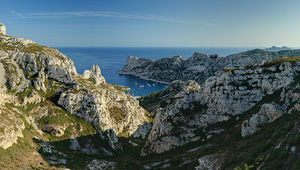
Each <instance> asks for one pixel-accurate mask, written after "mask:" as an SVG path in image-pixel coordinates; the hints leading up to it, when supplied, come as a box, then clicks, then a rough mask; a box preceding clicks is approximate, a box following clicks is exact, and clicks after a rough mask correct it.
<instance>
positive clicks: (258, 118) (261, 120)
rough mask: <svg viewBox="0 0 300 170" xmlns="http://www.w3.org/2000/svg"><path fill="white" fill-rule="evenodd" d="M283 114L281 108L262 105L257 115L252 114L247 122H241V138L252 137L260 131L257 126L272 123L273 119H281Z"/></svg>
mask: <svg viewBox="0 0 300 170" xmlns="http://www.w3.org/2000/svg"><path fill="white" fill-rule="evenodd" d="M283 113H284V112H283V110H282V108H281V107H280V106H279V105H278V104H275V103H272V104H264V105H262V106H261V109H260V111H259V112H258V113H257V114H254V115H253V116H252V117H251V118H250V119H249V120H245V121H244V122H243V124H242V130H241V135H242V136H243V137H245V136H248V135H252V134H253V133H254V132H256V131H258V130H259V129H260V128H259V125H263V124H266V123H270V122H273V121H274V120H275V119H277V118H279V117H281V116H282V115H283Z"/></svg>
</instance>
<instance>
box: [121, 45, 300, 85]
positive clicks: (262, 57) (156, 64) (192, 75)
mask: <svg viewBox="0 0 300 170" xmlns="http://www.w3.org/2000/svg"><path fill="white" fill-rule="evenodd" d="M299 55H300V50H284V51H279V52H269V51H264V50H260V49H255V50H249V51H246V52H241V53H238V54H232V55H229V56H226V57H219V56H218V55H206V54H202V53H194V55H193V56H192V57H190V58H188V59H186V60H184V59H182V58H181V57H178V56H176V57H172V58H163V59H160V60H151V59H144V58H137V57H132V56H130V57H128V58H127V60H126V65H125V66H124V67H123V68H122V70H121V72H120V74H130V75H135V76H137V77H140V78H142V79H150V80H154V81H159V82H166V83H171V82H172V81H174V80H182V81H187V80H195V81H196V82H197V83H199V84H201V83H203V82H204V81H205V80H206V79H207V78H209V77H210V76H213V75H215V73H216V72H217V71H219V70H221V69H223V68H233V67H240V66H246V65H249V64H255V63H260V62H262V61H267V60H271V59H274V58H278V57H286V56H299Z"/></svg>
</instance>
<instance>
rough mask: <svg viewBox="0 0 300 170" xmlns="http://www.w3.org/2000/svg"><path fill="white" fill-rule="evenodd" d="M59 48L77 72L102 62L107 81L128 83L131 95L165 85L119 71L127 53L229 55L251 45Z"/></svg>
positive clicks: (144, 93)
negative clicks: (227, 46)
mask: <svg viewBox="0 0 300 170" xmlns="http://www.w3.org/2000/svg"><path fill="white" fill-rule="evenodd" d="M58 49H59V50H60V51H61V52H62V53H64V54H65V55H67V56H68V57H70V58H71V59H72V60H73V61H74V64H75V67H76V69H77V72H78V73H83V71H84V70H89V69H90V68H91V66H92V65H93V64H97V65H99V66H100V69H101V71H102V75H103V76H104V78H105V80H106V82H108V83H115V84H119V85H123V86H126V87H129V88H131V90H130V92H129V93H130V94H131V95H133V96H142V95H147V94H150V93H154V92H156V91H158V90H161V89H163V88H165V87H166V85H165V84H161V83H156V82H152V81H146V80H141V79H139V78H137V77H135V76H130V75H119V74H118V73H119V72H120V70H121V69H122V67H123V66H124V64H125V62H126V58H127V56H137V57H143V58H151V59H160V58H164V57H172V56H177V55H180V56H182V57H183V58H185V59H186V58H188V57H191V56H192V55H193V53H194V52H196V51H197V52H202V53H206V54H219V55H220V56H226V55H229V54H233V53H238V52H241V51H245V50H248V49H250V48H133V47H130V48H125V47H112V48H107V47H99V48H98V47H97V48H96V47H93V48H92V47H91V48H87V47H82V48H81V47H58Z"/></svg>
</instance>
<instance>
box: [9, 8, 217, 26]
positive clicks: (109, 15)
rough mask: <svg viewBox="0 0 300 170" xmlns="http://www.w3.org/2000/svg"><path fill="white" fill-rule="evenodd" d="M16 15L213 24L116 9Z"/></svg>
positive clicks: (23, 16)
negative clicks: (116, 10) (123, 11)
mask: <svg viewBox="0 0 300 170" xmlns="http://www.w3.org/2000/svg"><path fill="white" fill-rule="evenodd" d="M11 12H12V14H14V15H13V16H14V17H17V18H23V19H34V18H64V17H102V18H120V19H138V20H149V21H163V22H172V23H180V24H202V25H213V24H211V23H208V22H205V21H198V20H197V21H189V20H183V19H177V18H172V17H165V16H158V15H150V14H128V13H122V12H114V11H65V12H37V13H23V14H21V13H17V12H16V11H11Z"/></svg>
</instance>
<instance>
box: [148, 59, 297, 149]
mask: <svg viewBox="0 0 300 170" xmlns="http://www.w3.org/2000/svg"><path fill="white" fill-rule="evenodd" d="M299 73H300V62H299V58H295V61H293V62H285V61H284V59H283V61H281V60H279V61H277V60H275V61H272V62H264V63H260V64H253V65H248V66H246V67H240V68H235V69H225V70H223V71H220V72H218V73H216V76H212V77H210V78H208V79H207V80H206V81H205V82H204V83H203V84H202V85H201V88H199V89H197V90H195V91H192V92H190V93H186V92H185V93H183V92H178V94H181V95H175V97H174V98H169V100H166V99H165V101H167V103H166V104H165V105H164V107H159V108H158V109H157V110H155V112H156V116H155V119H154V124H153V128H152V130H151V132H150V134H149V137H148V141H147V142H146V145H145V147H144V149H143V154H147V153H151V152H155V153H161V152H164V151H167V150H170V149H172V148H174V147H176V146H180V145H183V144H186V143H188V142H191V141H195V140H200V139H203V140H205V139H206V138H207V137H208V136H209V135H208V134H210V132H207V131H206V129H207V128H209V127H211V126H212V125H214V124H215V123H217V122H221V121H228V120H230V119H231V118H233V117H236V116H238V115H240V114H242V113H244V112H245V111H247V110H249V109H250V108H252V107H253V106H255V105H256V104H257V103H258V102H260V101H261V100H262V99H263V97H264V96H266V95H270V94H272V93H274V92H275V91H277V90H279V89H281V88H284V87H287V86H288V85H290V84H291V83H293V82H294V78H295V76H297V75H298V74H299ZM174 83H177V84H178V82H174ZM185 86H189V84H185V83H181V87H180V89H185ZM170 87H174V85H172V84H171V85H170ZM170 87H169V88H170ZM165 90H167V89H165ZM161 93H163V91H162V92H161ZM276 113H277V112H276ZM279 115H280V114H279V113H278V114H274V116H272V117H271V116H270V120H274V119H275V118H276V117H278V116H279ZM219 130H220V129H214V131H219Z"/></svg>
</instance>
